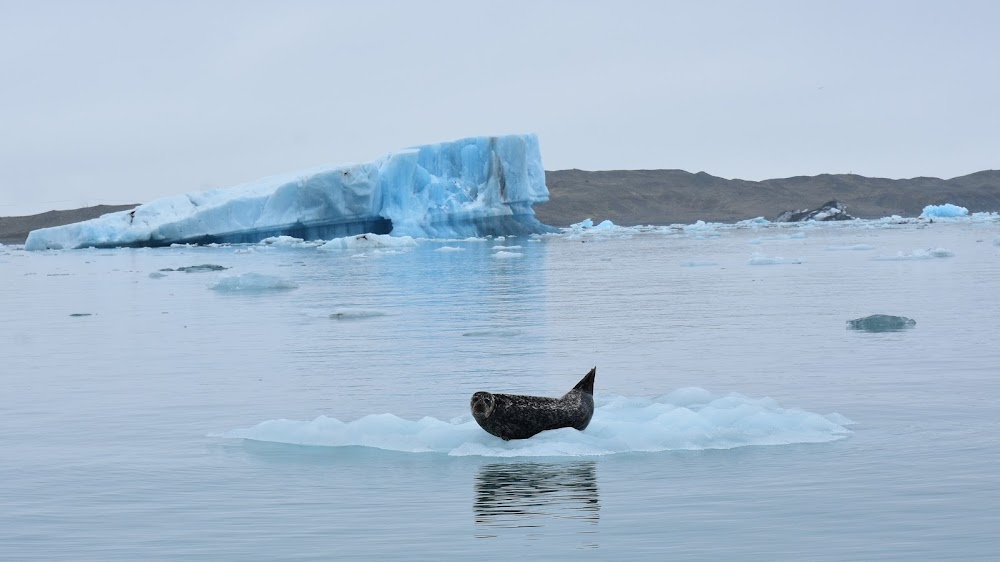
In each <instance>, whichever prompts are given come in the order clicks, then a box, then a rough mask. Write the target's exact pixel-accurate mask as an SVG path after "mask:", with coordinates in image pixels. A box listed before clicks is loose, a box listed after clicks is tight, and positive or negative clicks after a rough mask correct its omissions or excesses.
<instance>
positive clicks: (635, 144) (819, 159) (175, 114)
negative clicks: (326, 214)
mask: <svg viewBox="0 0 1000 562" xmlns="http://www.w3.org/2000/svg"><path fill="white" fill-rule="evenodd" d="M998 22H1000V2H991V1H983V2H972V1H955V0H952V1H940V2H916V1H874V0H869V1H863V2H853V1H835V2H823V1H795V2H774V1H771V2H764V1H758V2H749V1H746V2H723V1H701V2H694V1H690V2H625V1H623V0H615V1H607V2H555V1H550V2H543V1H529V2H519V1H504V2H496V1H493V2H475V1H473V0H464V1H458V2H450V1H449V2H445V1H426V2H402V1H399V2H380V1H357V2H348V1H345V2H333V1H329V0H328V1H281V2H279V1H273V2H253V1H217V2H212V1H186V0H177V1H170V2H167V1H162V2H133V1H128V2H102V1H96V0H88V1H86V2H76V1H72V2H70V1H67V2H52V1H27V0H25V1H16V0H0V73H2V74H0V76H2V82H0V84H2V87H0V215H20V214H31V213H36V212H41V211H46V210H49V209H66V208H74V207H79V206H83V205H94V204H99V203H142V202H146V201H149V200H152V199H155V198H157V197H160V196H164V195H170V194H175V193H182V192H186V191H196V190H201V189H208V188H213V187H226V186H230V185H235V184H238V183H241V182H244V181H249V180H253V179H256V178H259V177H262V176H266V175H270V174H274V173H280V172H288V171H294V170H296V169H300V168H307V167H312V166H316V165H320V164H330V163H344V162H361V161H368V160H371V159H374V158H376V157H378V156H380V155H381V154H383V153H386V152H390V151H393V150H396V149H400V148H404V147H406V146H412V145H415V144H423V143H429V142H438V141H444V140H451V139H456V138H460V137H465V136H475V135H496V134H507V133H521V132H535V133H537V134H538V135H539V140H540V143H541V148H542V158H543V162H544V164H545V168H546V169H548V170H559V169H566V168H581V169H585V170H608V169H638V168H647V169H655V168H681V169H685V170H689V171H693V172H694V171H705V172H708V173H711V174H714V175H719V176H723V177H727V178H744V179H757V180H759V179H765V178H772V177H786V176H792V175H802V174H808V175H812V174H819V173H825V172H829V173H846V172H854V173H858V174H863V175H869V176H883V177H891V178H901V177H913V176H921V175H925V176H936V177H945V178H950V177H954V176H959V175H964V174H967V173H971V172H975V171H979V170H983V169H990V168H998V167H1000V33H997V24H998Z"/></svg>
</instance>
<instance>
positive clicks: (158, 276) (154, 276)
mask: <svg viewBox="0 0 1000 562" xmlns="http://www.w3.org/2000/svg"><path fill="white" fill-rule="evenodd" d="M166 276H167V274H166V273H161V272H159V271H154V272H152V273H150V274H149V278H150V279H163V278H164V277H166Z"/></svg>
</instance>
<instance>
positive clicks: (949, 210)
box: [920, 203, 969, 219]
mask: <svg viewBox="0 0 1000 562" xmlns="http://www.w3.org/2000/svg"><path fill="white" fill-rule="evenodd" d="M968 215H969V210H968V209H966V208H965V207H959V206H958V205H952V204H951V203H945V204H944V205H927V206H926V207H924V211H923V212H922V213H920V217H921V218H925V219H928V218H939V219H951V218H957V217H965V216H968Z"/></svg>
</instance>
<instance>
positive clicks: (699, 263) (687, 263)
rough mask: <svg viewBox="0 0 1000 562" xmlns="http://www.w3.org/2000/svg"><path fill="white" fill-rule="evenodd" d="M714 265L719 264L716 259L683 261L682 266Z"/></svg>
mask: <svg viewBox="0 0 1000 562" xmlns="http://www.w3.org/2000/svg"><path fill="white" fill-rule="evenodd" d="M713 265H719V262H716V261H682V262H681V267H711V266H713Z"/></svg>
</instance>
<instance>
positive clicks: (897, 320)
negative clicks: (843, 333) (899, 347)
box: [847, 314, 917, 332]
mask: <svg viewBox="0 0 1000 562" xmlns="http://www.w3.org/2000/svg"><path fill="white" fill-rule="evenodd" d="M916 325H917V321H916V320H913V319H911V318H907V317H905V316H892V315H890V314H872V315H871V316H865V317H864V318H857V319H855V320H848V321H847V329H848V330H860V331H863V332H898V331H900V330H906V329H908V328H912V327H914V326H916Z"/></svg>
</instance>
